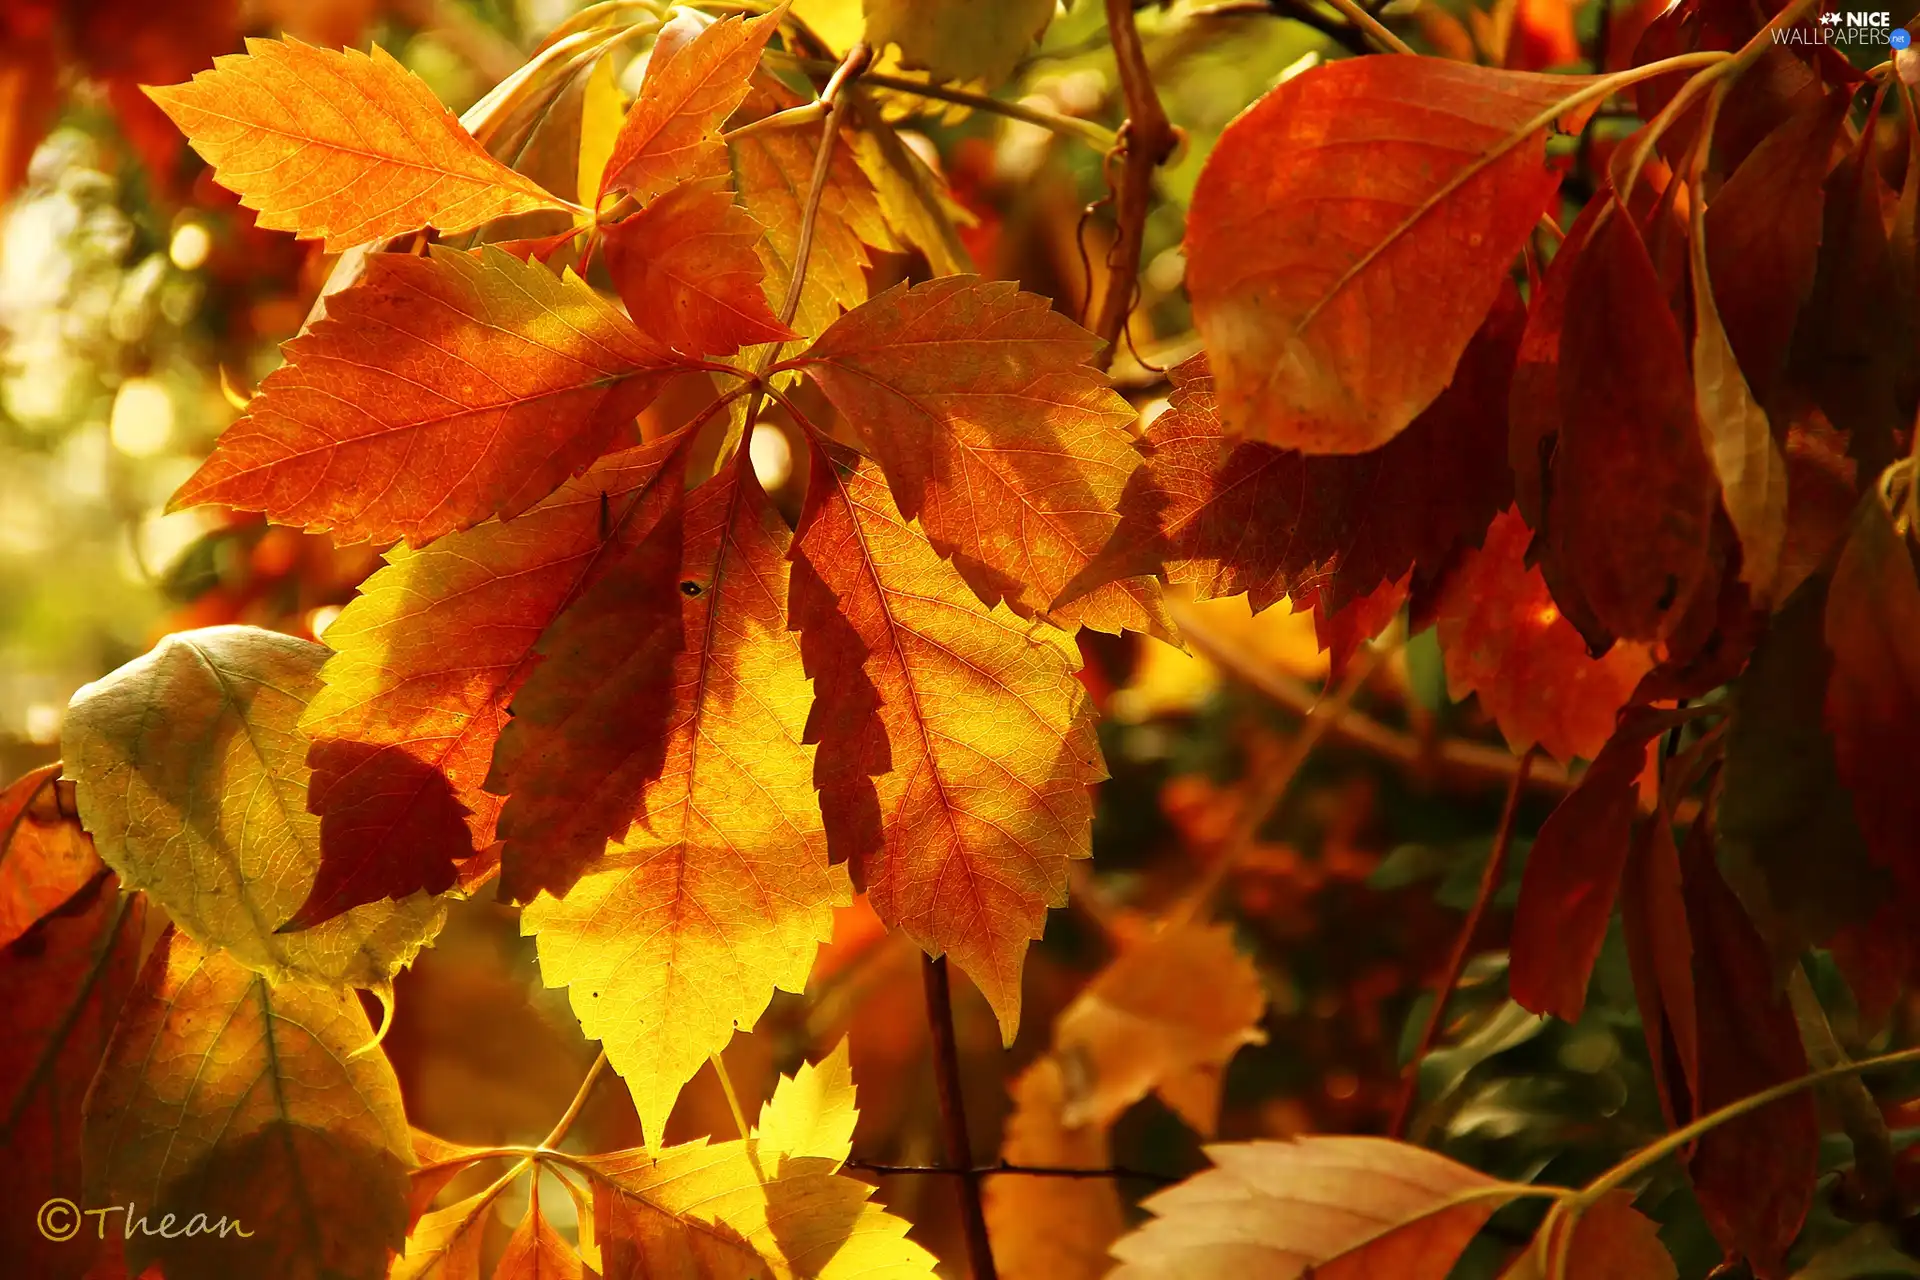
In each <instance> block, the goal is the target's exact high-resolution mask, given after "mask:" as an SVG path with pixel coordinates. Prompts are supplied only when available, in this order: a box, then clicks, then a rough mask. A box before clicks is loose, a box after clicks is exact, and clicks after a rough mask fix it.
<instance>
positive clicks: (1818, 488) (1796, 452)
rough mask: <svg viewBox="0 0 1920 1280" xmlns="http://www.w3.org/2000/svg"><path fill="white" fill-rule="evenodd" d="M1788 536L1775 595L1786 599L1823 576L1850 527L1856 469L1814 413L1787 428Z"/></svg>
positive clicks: (1842, 443) (1839, 438)
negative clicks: (1803, 585)
mask: <svg viewBox="0 0 1920 1280" xmlns="http://www.w3.org/2000/svg"><path fill="white" fill-rule="evenodd" d="M1786 454H1787V533H1786V537H1785V538H1783V539H1782V540H1781V547H1780V574H1779V577H1778V578H1777V579H1776V581H1775V582H1774V590H1773V593H1774V595H1775V596H1776V597H1778V598H1779V599H1781V600H1785V599H1786V598H1787V597H1789V596H1791V595H1792V594H1793V593H1794V591H1795V590H1797V589H1798V588H1799V586H1800V584H1801V583H1803V582H1805V581H1806V580H1807V579H1808V578H1810V577H1812V576H1813V575H1814V574H1815V573H1820V572H1825V571H1827V570H1828V569H1829V568H1830V567H1831V564H1832V559H1831V557H1832V555H1833V552H1834V550H1835V549H1836V548H1838V547H1839V546H1840V544H1841V542H1842V541H1843V540H1844V539H1845V538H1846V536H1847V530H1848V528H1849V527H1850V526H1851V525H1852V523H1853V508H1854V500H1855V498H1856V497H1857V495H1858V493H1859V489H1858V485H1857V476H1858V472H1859V468H1858V467H1857V466H1856V464H1855V463H1854V460H1853V459H1852V458H1850V457H1848V456H1847V438H1846V437H1845V436H1843V435H1841V434H1840V433H1839V432H1838V431H1835V430H1834V429H1833V425H1832V424H1831V423H1829V422H1828V421H1827V420H1826V418H1825V417H1824V416H1823V415H1822V414H1821V413H1820V411H1819V410H1818V409H1815V408H1811V407H1809V408H1808V410H1807V412H1806V416H1805V417H1804V418H1802V419H1800V420H1799V421H1796V422H1792V423H1790V424H1789V425H1788V427H1787V435H1786Z"/></svg>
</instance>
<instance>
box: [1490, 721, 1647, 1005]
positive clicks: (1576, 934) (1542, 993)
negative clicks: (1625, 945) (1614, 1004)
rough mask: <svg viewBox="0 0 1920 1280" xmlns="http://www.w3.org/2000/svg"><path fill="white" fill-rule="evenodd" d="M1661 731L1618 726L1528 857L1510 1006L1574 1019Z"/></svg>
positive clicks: (1517, 912) (1643, 725) (1516, 923)
mask: <svg viewBox="0 0 1920 1280" xmlns="http://www.w3.org/2000/svg"><path fill="white" fill-rule="evenodd" d="M1665 727H1666V721H1665V720H1664V719H1663V718H1662V717H1660V716H1659V715H1657V714H1654V713H1651V712H1648V711H1645V710H1640V711H1637V712H1635V713H1632V714H1630V715H1628V716H1627V717H1626V718H1625V719H1623V720H1622V722H1621V724H1620V727H1619V728H1618V729H1616V730H1615V731H1614V735H1613V737H1612V739H1610V740H1609V741H1608V743H1607V745H1606V746H1605V747H1603V748H1601V751H1600V754H1599V756H1598V757H1597V758H1596V759H1595V760H1594V762H1593V765H1592V767H1590V768H1589V769H1588V770H1587V771H1586V773H1585V774H1583V775H1581V778H1580V784H1579V785H1578V786H1576V787H1575V788H1574V789H1573V790H1572V791H1571V792H1569V793H1568V795H1567V798H1566V799H1564V800H1562V801H1561V802H1560V807H1559V808H1557V809H1555V810H1554V811H1553V812H1552V814H1550V815H1549V816H1548V817H1547V820H1546V822H1545V823H1543V824H1542V825H1541V827H1540V835H1539V837H1538V838H1537V839H1535V840H1534V842H1533V850H1532V852H1531V853H1529V854H1528V855H1527V869H1526V872H1525V874H1524V875H1522V877H1521V879H1520V901H1519V903H1518V905H1516V906H1515V907H1514V913H1513V943H1512V947H1511V951H1510V954H1511V969H1510V970H1509V977H1508V983H1509V986H1510V988H1511V990H1512V993H1513V998H1514V999H1515V1000H1517V1001H1519V1002H1520V1004H1521V1005H1523V1006H1525V1007H1526V1008H1528V1009H1531V1010H1533V1011H1534V1012H1535V1013H1550V1014H1552V1015H1553V1016H1554V1017H1556V1018H1560V1019H1561V1020H1563V1021H1566V1022H1577V1021H1579V1018H1580V1010H1581V1009H1582V1008H1583V1007H1584V1006H1585V1005H1586V1002H1587V979H1588V977H1589V976H1591V974H1592V973H1593V962H1594V961H1595V960H1596V959H1598V958H1599V956H1600V944H1601V943H1603V942H1604V941H1606V937H1607V921H1608V920H1609V919H1610V918H1611V917H1612V916H1613V900H1614V896H1615V894H1617V893H1618V891H1619V888H1620V874H1621V871H1622V869H1623V868H1624V867H1625V866H1626V862H1627V851H1628V848H1629V847H1630V846H1631V844H1632V842H1633V817H1634V813H1635V810H1636V806H1637V804H1638V800H1639V788H1638V783H1639V779H1640V773H1641V770H1643V769H1644V768H1645V767H1646V763H1647V744H1648V743H1650V742H1651V741H1653V739H1654V738H1655V737H1656V736H1657V735H1658V734H1659V733H1660V731H1661V730H1662V729H1663V728H1665Z"/></svg>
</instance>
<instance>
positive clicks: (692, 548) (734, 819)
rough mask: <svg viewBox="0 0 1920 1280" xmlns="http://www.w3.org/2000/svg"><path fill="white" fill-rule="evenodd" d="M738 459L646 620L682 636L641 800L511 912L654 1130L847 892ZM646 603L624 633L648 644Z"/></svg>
mask: <svg viewBox="0 0 1920 1280" xmlns="http://www.w3.org/2000/svg"><path fill="white" fill-rule="evenodd" d="M745 456H746V454H745V451H744V450H743V451H741V452H740V453H739V454H737V455H736V459H735V461H733V462H732V463H730V464H729V465H728V466H727V467H726V468H725V469H724V470H723V471H722V472H721V473H720V474H719V475H718V476H716V477H715V478H714V479H713V480H710V481H708V482H707V483H706V484H705V485H703V486H701V488H700V489H699V490H698V491H696V493H695V494H694V495H693V497H692V498H691V499H690V500H689V502H688V505H687V512H686V532H685V543H684V559H683V560H682V562H681V565H680V567H679V586H678V587H677V588H674V589H669V591H670V599H671V600H672V601H677V602H679V604H680V607H679V608H677V609H674V610H673V616H672V617H671V619H670V620H668V619H660V620H659V624H658V629H659V630H660V631H663V632H664V631H668V630H672V631H683V632H684V635H685V643H684V645H683V646H677V647H676V650H675V651H674V652H673V654H672V666H671V670H670V671H669V672H664V673H662V676H661V677H660V678H662V679H663V680H664V681H665V683H666V684H667V685H668V689H667V695H666V696H667V697H668V698H669V700H670V707H671V710H670V713H669V719H668V722H667V725H666V735H665V743H664V760H663V762H662V765H661V767H660V770H659V772H658V774H657V776H654V777H651V778H647V779H645V780H644V783H643V794H642V800H641V804H642V810H641V813H640V815H639V816H638V818H637V820H636V821H635V822H634V825H633V826H632V828H631V829H630V830H628V831H627V832H626V833H625V834H624V835H623V836H621V837H620V839H619V840H618V841H616V843H615V844H614V845H613V847H612V848H611V849H610V850H609V851H608V854H607V856H606V859H605V861H604V862H602V863H601V864H599V866H597V867H596V868H595V869H594V870H593V871H592V872H590V873H589V874H588V875H587V876H585V877H584V878H582V879H581V880H580V882H579V883H578V884H576V885H574V886H573V887H572V889H571V891H570V892H568V893H566V896H565V897H563V898H552V897H545V898H541V899H539V900H537V901H535V902H533V903H531V904H529V905H528V907H527V909H526V911H525V912H524V913H523V914H522V917H521V925H522V928H523V929H524V930H525V932H527V933H529V934H532V935H534V936H535V937H536V938H537V939H538V944H539V953H540V968H541V974H542V976H543V977H544V978H545V980H546V981H547V983H548V984H549V985H551V986H561V985H566V986H567V987H569V996H570V998H571V1001H572V1003H573V1009H574V1013H575V1014H576V1015H577V1016H578V1017H579V1019H580V1026H581V1029H582V1030H583V1031H584V1032H585V1033H586V1034H587V1035H588V1036H590V1037H592V1038H594V1039H597V1040H601V1041H602V1042H603V1043H604V1044H605V1046H606V1050H607V1057H608V1060H609V1061H610V1062H612V1064H613V1066H614V1067H615V1069H617V1070H618V1071H619V1072H620V1074H621V1075H622V1076H624V1077H626V1081H627V1087H628V1088H629V1089H630V1090H631V1091H632V1094H633V1100H634V1107H635V1109H636V1110H638V1112H639V1113H640V1119H641V1124H642V1126H643V1127H644V1130H645V1132H646V1133H647V1135H648V1136H649V1137H650V1138H652V1139H654V1140H656V1141H657V1139H658V1137H659V1134H660V1132H661V1130H662V1129H663V1128H664V1127H665V1125H666V1121H667V1115H668V1113H669V1112H670V1111H672V1109H673V1104H674V1101H675V1099H677V1098H678V1097H679V1094H680V1088H681V1086H682V1085H684V1084H685V1083H686V1082H687V1081H688V1080H689V1079H691V1078H692V1076H693V1074H694V1073H695V1072H696V1071H698V1070H699V1069H700V1067H701V1066H702V1065H703V1064H704V1063H705V1062H706V1061H707V1059H708V1058H709V1057H711V1056H712V1055H713V1054H715V1053H718V1052H719V1051H720V1050H721V1049H722V1048H724V1047H725V1046H726V1043H727V1041H728V1040H729V1039H731V1038H732V1036H733V1032H734V1030H735V1028H736V1027H751V1026H752V1025H753V1023H754V1022H755V1021H756V1020H757V1019H758V1018H759V1016H760V1014H761V1013H762V1012H763V1011H764V1010H765V1009H766V1007H767V1002H768V1000H770V999H771V998H772V996H773V990H774V988H775V987H776V986H777V987H780V988H782V989H784V990H788V991H799V990H800V989H801V988H802V987H803V986H804V985H805V984H806V980H807V973H808V971H809V969H811V967H812V965H813V956H814V950H815V948H816V945H817V944H818V943H820V942H824V941H826V940H827V939H828V938H830V937H831V936H832V908H833V907H834V906H835V905H838V904H841V903H844V902H845V901H846V900H847V897H848V896H849V895H848V893H847V891H846V887H845V876H844V873H843V872H837V871H832V870H830V869H829V867H828V864H827V848H826V837H825V834H824V832H823V830H822V827H821V818H820V809H819V802H818V801H817V799H816V798H815V796H814V794H813V759H812V755H813V753H812V752H811V751H809V750H808V749H807V748H806V747H804V746H802V745H801V734H802V730H803V729H804V727H805V725H806V721H807V708H808V705H809V703H810V701H811V696H810V695H811V690H810V689H809V688H808V686H807V680H806V672H805V670H804V668H803V666H802V664H801V657H800V645H799V641H798V640H797V638H796V637H795V636H794V635H793V634H792V633H791V632H790V631H789V630H788V629H787V566H786V563H785V557H786V554H787V544H788V540H789V535H788V532H787V527H786V524H785V523H784V522H783V521H782V519H781V517H780V513H779V511H778V510H777V509H776V508H775V507H774V506H773V504H772V503H771V502H769V501H768V500H767V497H766V495H765V494H764V493H762V492H761V490H760V486H759V483H758V481H756V480H755V479H754V474H753V469H752V467H751V466H750V465H748V464H747V463H746V462H745V461H744V459H745ZM603 581H607V580H603ZM651 612H652V611H651V610H647V611H645V612H643V613H642V614H641V616H640V617H639V618H637V619H635V622H634V626H633V627H632V628H631V629H630V630H629V631H628V633H627V643H628V644H629V646H630V647H634V648H645V647H647V646H648V645H649V644H650V643H651V639H650V637H649V636H648V635H646V634H645V633H644V632H643V631H642V630H641V628H642V627H643V626H645V625H647V624H649V623H652V622H654V619H653V618H652V617H651ZM560 660H561V659H558V658H553V657H550V658H549V659H548V661H549V662H557V661H560ZM537 678H538V677H537V676H536V679H537Z"/></svg>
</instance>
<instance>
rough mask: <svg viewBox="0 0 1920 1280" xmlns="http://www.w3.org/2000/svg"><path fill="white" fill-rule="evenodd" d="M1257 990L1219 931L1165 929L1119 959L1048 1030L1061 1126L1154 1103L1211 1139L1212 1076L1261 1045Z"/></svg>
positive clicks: (1108, 1119)
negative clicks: (1154, 1097)
mask: <svg viewBox="0 0 1920 1280" xmlns="http://www.w3.org/2000/svg"><path fill="white" fill-rule="evenodd" d="M1266 1007H1267V996H1266V991H1265V989H1264V988H1263V987H1262V985H1261V982H1260V974H1259V972H1258V971H1257V970H1256V969H1255V968H1254V967H1253V962H1252V961H1251V960H1249V959H1248V958H1247V957H1246V956H1244V955H1242V954H1241V953H1240V952H1239V950H1237V949H1236V948H1235V947H1234V945H1233V933H1232V931H1231V930H1229V929H1228V928H1226V927H1225V926H1223V925H1196V924H1188V925H1179V926H1170V927H1168V928H1166V929H1164V930H1162V931H1161V932H1159V933H1156V934H1154V935H1153V936H1151V937H1149V938H1147V939H1145V940H1144V941H1142V942H1138V943H1135V944H1134V945H1132V946H1130V947H1128V948H1126V949H1125V950H1123V951H1122V952H1121V953H1120V954H1119V956H1117V957H1116V958H1115V959H1114V960H1113V961H1112V962H1111V963H1110V964H1108V965H1107V967H1106V968H1104V969H1102V970H1101V971H1100V973H1099V974H1098V975H1097V976H1096V977H1095V978H1094V980H1093V981H1092V982H1091V983H1089V984H1088V985H1087V988H1086V989H1085V990H1084V991H1082V992H1081V993H1080V994H1079V995H1078V996H1076V997H1075V998H1074V1001H1073V1003H1072V1004H1070V1005H1068V1006H1067V1008H1066V1009H1065V1011H1063V1012H1062V1013H1061V1014H1060V1017H1059V1020H1058V1021H1057V1022H1056V1023H1055V1024H1054V1030H1053V1053H1054V1055H1055V1057H1056V1058H1057V1059H1058V1060H1059V1062H1060V1072H1061V1077H1062V1083H1063V1086H1064V1101H1065V1106H1064V1109H1063V1110H1062V1112H1061V1116H1060V1119H1061V1122H1062V1123H1063V1124H1065V1125H1067V1126H1069V1127H1078V1126H1080V1125H1084V1124H1098V1125H1108V1124H1112V1123H1113V1121H1115V1120H1117V1119H1118V1118H1119V1116H1120V1113H1121V1112H1123V1111H1125V1110H1126V1109H1127V1108H1128V1107H1130V1106H1132V1105H1133V1104H1134V1103H1136V1102H1138V1101H1139V1100H1140V1099H1142V1098H1144V1097H1146V1096H1147V1094H1148V1093H1149V1092H1153V1093H1157V1094H1159V1095H1160V1098H1161V1100H1162V1101H1164V1102H1165V1103H1166V1104H1167V1105H1168V1106H1169V1107H1171V1108H1172V1109H1173V1111H1174V1112H1175V1114H1177V1115H1178V1116H1179V1117H1180V1118H1181V1119H1182V1120H1185V1121H1186V1122H1187V1125H1188V1127H1189V1128H1191V1129H1193V1130H1194V1131H1195V1132H1197V1133H1199V1134H1201V1135H1202V1136H1204V1137H1212V1136H1213V1128H1214V1121H1215V1120H1216V1119H1217V1117H1218V1115H1219V1111H1220V1085H1221V1077H1222V1075H1223V1074H1224V1072H1225V1069H1226V1065H1227V1063H1228V1062H1230V1061H1231V1060H1232V1059H1233V1056H1234V1054H1236V1053H1238V1052H1239V1050H1240V1048H1241V1046H1243V1045H1249V1044H1262V1043H1264V1042H1265V1041H1266V1038H1267V1037H1266V1033H1265V1032H1264V1031H1262V1030H1261V1029H1260V1019H1261V1016H1262V1015H1263V1014H1264V1013H1265V1011H1266Z"/></svg>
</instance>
